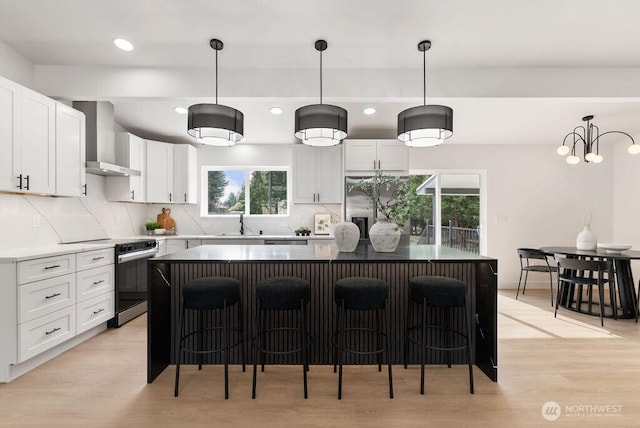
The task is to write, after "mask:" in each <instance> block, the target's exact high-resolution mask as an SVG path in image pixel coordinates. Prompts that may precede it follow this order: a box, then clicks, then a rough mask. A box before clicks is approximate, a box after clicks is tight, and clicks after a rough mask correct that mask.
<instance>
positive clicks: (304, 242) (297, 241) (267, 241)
mask: <svg viewBox="0 0 640 428" xmlns="http://www.w3.org/2000/svg"><path fill="white" fill-rule="evenodd" d="M264 245H307V240H306V239H295V240H294V239H265V240H264Z"/></svg>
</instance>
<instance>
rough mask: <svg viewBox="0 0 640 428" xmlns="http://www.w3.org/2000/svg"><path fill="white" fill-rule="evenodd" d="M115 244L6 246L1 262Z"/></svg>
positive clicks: (1, 254)
mask: <svg viewBox="0 0 640 428" xmlns="http://www.w3.org/2000/svg"><path fill="white" fill-rule="evenodd" d="M113 246H114V245H113V244H104V243H102V244H92V243H90V242H87V243H85V242H83V243H79V244H57V245H48V246H44V247H28V248H6V249H0V263H14V262H20V261H23V260H31V259H37V258H40V257H50V256H59V255H62V254H71V253H78V252H81V251H89V250H100V249H103V248H113Z"/></svg>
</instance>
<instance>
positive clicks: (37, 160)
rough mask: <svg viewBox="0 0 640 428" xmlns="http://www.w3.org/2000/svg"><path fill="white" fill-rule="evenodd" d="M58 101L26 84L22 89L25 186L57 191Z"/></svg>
mask: <svg viewBox="0 0 640 428" xmlns="http://www.w3.org/2000/svg"><path fill="white" fill-rule="evenodd" d="M55 119H56V102H55V100H52V99H51V98H48V97H45V96H44V95H42V94H39V93H37V92H35V91H32V90H30V89H27V88H23V90H22V124H21V132H20V133H21V138H20V140H21V147H22V162H21V165H22V167H21V174H22V190H23V191H26V192H29V193H44V194H48V195H52V194H54V193H55V189H56V185H55V180H56V177H55V160H56V155H55V147H56V142H55V126H56V121H55Z"/></svg>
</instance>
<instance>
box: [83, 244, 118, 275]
mask: <svg viewBox="0 0 640 428" xmlns="http://www.w3.org/2000/svg"><path fill="white" fill-rule="evenodd" d="M76 256H77V260H76V262H77V263H76V264H77V265H78V267H77V269H78V270H84V269H91V268H94V267H98V266H105V265H111V264H113V258H114V250H113V248H103V249H102V250H93V251H85V252H83V253H78V254H77V255H76Z"/></svg>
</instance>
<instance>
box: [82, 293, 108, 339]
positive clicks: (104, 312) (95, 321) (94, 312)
mask: <svg viewBox="0 0 640 428" xmlns="http://www.w3.org/2000/svg"><path fill="white" fill-rule="evenodd" d="M76 310H77V311H76V334H80V333H82V332H83V331H87V330H89V329H90V328H91V327H95V326H97V325H99V324H102V323H103V322H107V321H109V320H110V319H111V318H113V314H114V310H115V308H114V293H113V292H109V293H105V294H102V295H100V296H98V297H94V298H93V299H89V300H87V301H84V302H81V303H78V306H77V309H76Z"/></svg>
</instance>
